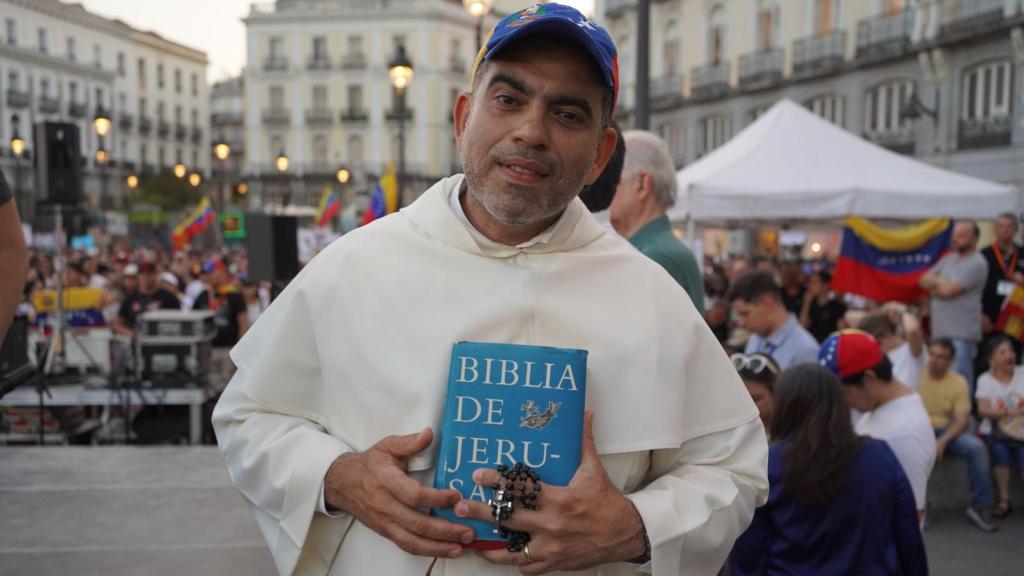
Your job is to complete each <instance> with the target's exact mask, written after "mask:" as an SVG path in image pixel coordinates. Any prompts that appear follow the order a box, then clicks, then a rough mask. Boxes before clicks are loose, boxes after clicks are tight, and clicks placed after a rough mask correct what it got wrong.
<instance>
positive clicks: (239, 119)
mask: <svg viewBox="0 0 1024 576" xmlns="http://www.w3.org/2000/svg"><path fill="white" fill-rule="evenodd" d="M243 122H244V118H243V116H242V113H241V112H215V113H213V114H212V115H211V116H210V124H213V125H214V126H241V125H242V124H243Z"/></svg>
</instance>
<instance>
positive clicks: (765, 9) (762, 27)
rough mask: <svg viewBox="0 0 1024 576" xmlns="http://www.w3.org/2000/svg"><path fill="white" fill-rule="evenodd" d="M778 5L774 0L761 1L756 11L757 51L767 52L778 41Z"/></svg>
mask: <svg viewBox="0 0 1024 576" xmlns="http://www.w3.org/2000/svg"><path fill="white" fill-rule="evenodd" d="M778 26H779V5H778V4H777V3H776V0H761V2H760V3H759V5H758V10H757V49H758V50H759V51H761V52H767V51H768V50H771V49H772V48H774V47H775V43H776V42H777V41H778Z"/></svg>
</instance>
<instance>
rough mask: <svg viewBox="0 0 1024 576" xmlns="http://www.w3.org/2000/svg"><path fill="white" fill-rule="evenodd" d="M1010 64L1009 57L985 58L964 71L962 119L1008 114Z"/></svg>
mask: <svg viewBox="0 0 1024 576" xmlns="http://www.w3.org/2000/svg"><path fill="white" fill-rule="evenodd" d="M1012 85H1013V84H1012V68H1011V64H1010V61H1009V60H1000V61H997V62H988V63H985V64H981V65H979V66H974V67H973V68H969V69H968V70H967V71H966V72H964V79H963V96H962V100H963V102H962V104H961V107H960V118H961V119H962V120H975V119H984V118H995V117H1001V116H1006V117H1009V116H1010V102H1011V101H1012V96H1011V94H1012Z"/></svg>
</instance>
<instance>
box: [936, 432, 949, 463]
mask: <svg viewBox="0 0 1024 576" xmlns="http://www.w3.org/2000/svg"><path fill="white" fill-rule="evenodd" d="M947 443H948V441H947V440H946V439H945V438H936V439H935V463H936V464H938V463H939V462H942V455H943V454H945V453H946V444H947Z"/></svg>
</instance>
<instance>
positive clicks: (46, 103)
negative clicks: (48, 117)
mask: <svg viewBox="0 0 1024 576" xmlns="http://www.w3.org/2000/svg"><path fill="white" fill-rule="evenodd" d="M39 111H40V112H42V113H44V114H56V113H57V112H60V100H57V99H56V98H53V97H50V96H40V97H39Z"/></svg>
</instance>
